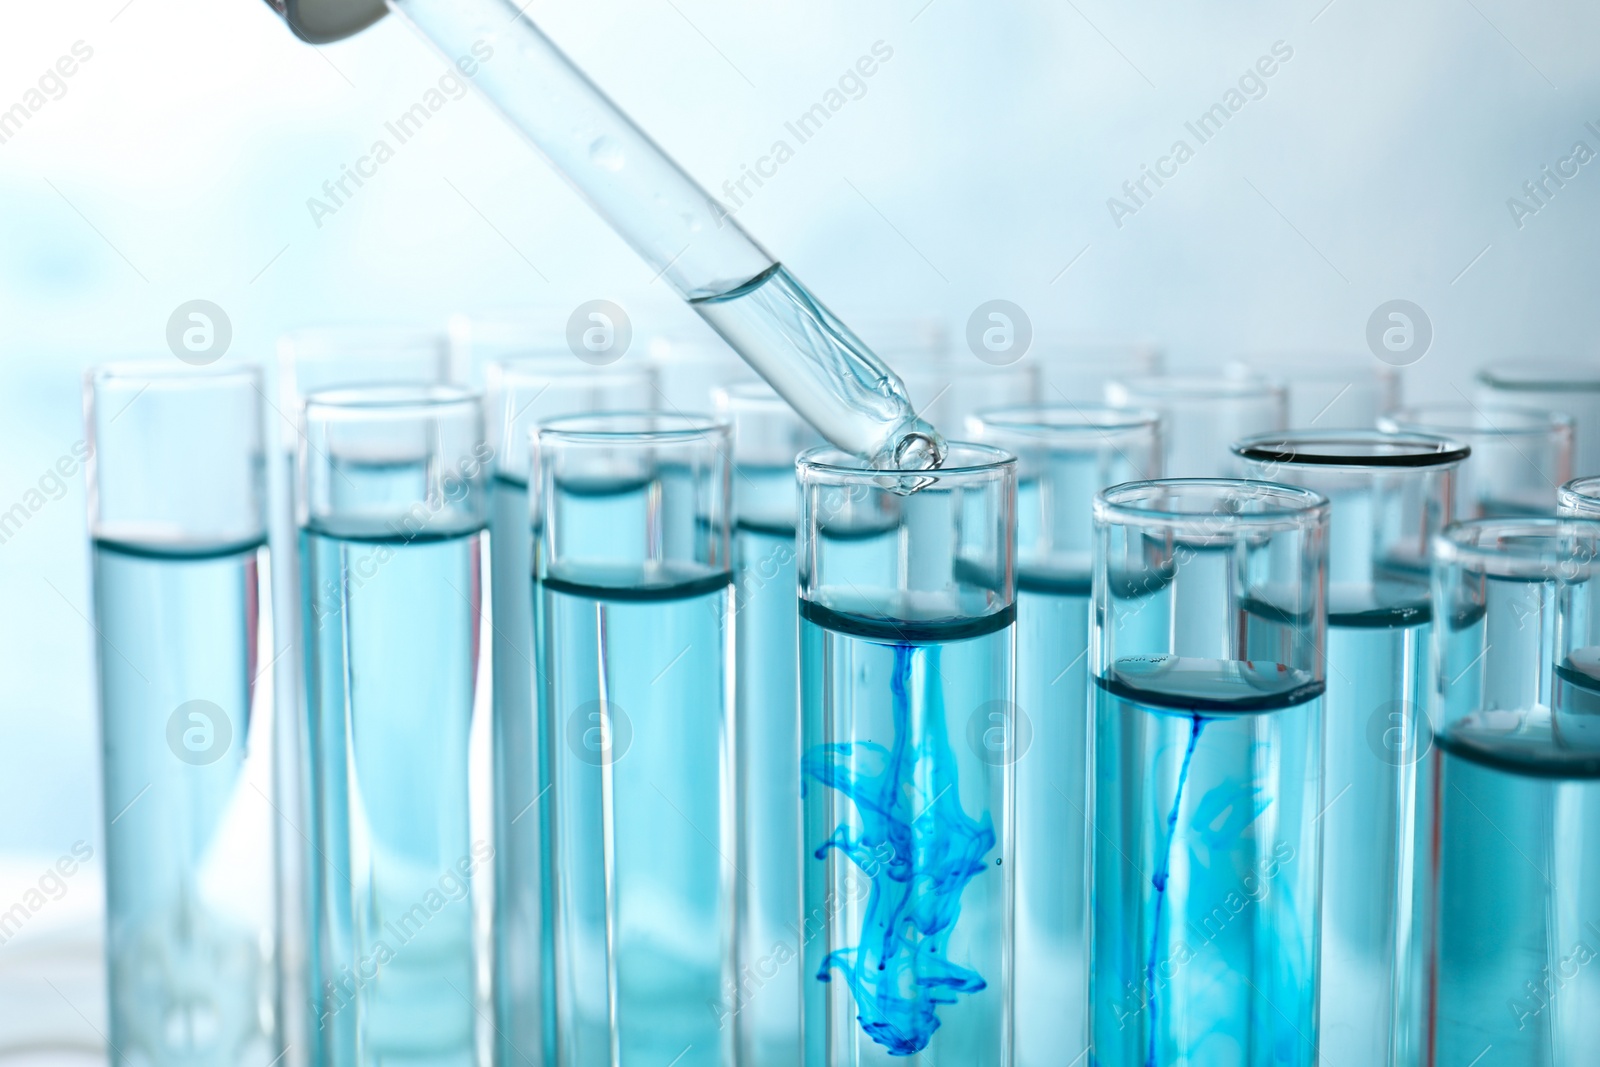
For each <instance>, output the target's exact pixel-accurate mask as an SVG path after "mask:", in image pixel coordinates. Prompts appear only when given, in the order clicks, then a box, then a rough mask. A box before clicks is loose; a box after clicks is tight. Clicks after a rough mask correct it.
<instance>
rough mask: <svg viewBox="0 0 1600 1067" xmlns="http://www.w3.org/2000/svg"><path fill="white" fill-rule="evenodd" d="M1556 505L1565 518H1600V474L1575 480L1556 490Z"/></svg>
mask: <svg viewBox="0 0 1600 1067" xmlns="http://www.w3.org/2000/svg"><path fill="white" fill-rule="evenodd" d="M1556 504H1557V506H1558V507H1559V508H1560V509H1561V512H1562V515H1563V517H1564V518H1591V517H1595V516H1600V474H1589V475H1585V476H1584V477H1582V478H1574V479H1572V480H1571V481H1570V482H1566V483H1564V484H1563V485H1562V486H1561V488H1560V489H1558V490H1556Z"/></svg>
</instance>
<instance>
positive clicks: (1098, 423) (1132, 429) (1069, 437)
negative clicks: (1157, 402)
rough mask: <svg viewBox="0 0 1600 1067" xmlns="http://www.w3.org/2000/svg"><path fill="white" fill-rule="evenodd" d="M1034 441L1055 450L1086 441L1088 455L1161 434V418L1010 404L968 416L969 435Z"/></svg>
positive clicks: (1138, 412)
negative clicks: (1134, 437)
mask: <svg viewBox="0 0 1600 1067" xmlns="http://www.w3.org/2000/svg"><path fill="white" fill-rule="evenodd" d="M987 430H992V431H995V432H998V433H1003V434H1010V435H1014V436H1016V437H1018V438H1028V439H1031V440H1030V443H1034V444H1038V445H1041V446H1044V447H1047V448H1051V449H1053V450H1055V449H1060V448H1063V447H1070V446H1072V445H1075V444H1077V443H1078V442H1080V441H1082V442H1083V443H1084V445H1085V446H1086V450H1088V451H1098V450H1099V449H1100V448H1103V447H1106V445H1107V443H1108V442H1109V441H1110V440H1112V439H1113V438H1115V437H1119V436H1122V435H1125V434H1137V433H1142V432H1145V431H1149V430H1153V431H1154V432H1155V433H1157V434H1159V433H1160V431H1161V415H1160V413H1158V412H1155V411H1151V410H1148V409H1145V408H1119V407H1112V406H1111V405H1108V404H1072V403H1066V404H1008V405H1006V406H1004V407H995V408H984V409H983V410H982V411H976V412H973V413H972V414H971V415H969V416H967V432H968V433H971V434H976V435H978V436H982V435H983V434H984V432H985V431H987Z"/></svg>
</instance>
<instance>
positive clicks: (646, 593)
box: [534, 412, 739, 1067]
mask: <svg viewBox="0 0 1600 1067" xmlns="http://www.w3.org/2000/svg"><path fill="white" fill-rule="evenodd" d="M730 445H731V442H730V440H729V434H728V429H727V427H726V425H724V424H722V423H719V422H716V421H714V420H710V419H706V418H704V417H700V418H695V417H687V416H679V415H671V414H665V413H661V414H654V413H647V412H641V413H615V414H603V415H582V416H572V417H568V418H563V419H553V420H550V421H549V422H546V423H545V424H544V425H543V426H542V427H541V428H540V430H539V433H538V436H537V444H536V452H535V481H536V492H537V493H538V495H539V496H540V498H541V499H542V509H541V514H542V525H541V526H540V529H539V549H538V556H537V559H538V566H539V568H540V570H539V575H538V581H537V582H536V584H535V585H534V592H535V594H536V595H538V596H540V597H541V598H542V600H543V608H542V610H543V612H544V614H543V619H542V625H543V627H544V632H543V639H544V646H545V650H544V657H545V660H544V662H545V678H544V692H545V696H544V708H543V711H544V715H545V719H546V723H545V729H546V736H547V737H548V738H549V739H550V753H551V760H550V765H551V774H552V777H551V798H552V800H553V803H554V810H555V819H554V833H553V842H552V847H553V861H552V865H553V868H554V870H555V872H556V878H555V881H554V885H553V890H554V893H555V927H554V931H555V967H556V1045H557V1052H556V1054H557V1061H558V1062H560V1063H571V1064H594V1063H599V1064H610V1065H612V1067H656V1065H659V1064H666V1063H672V1062H674V1060H676V1062H677V1063H678V1064H679V1065H680V1067H712V1065H717V1067H731V1064H732V1063H733V1062H734V1060H733V1047H734V1045H733V1035H734V1030H733V1027H732V1026H731V1025H730V1020H731V1016H732V1012H731V1011H730V1010H729V1008H728V1002H729V1000H730V999H731V996H732V993H733V990H734V988H735V977H734V974H735V972H734V944H733V930H734V914H735V911H734V901H735V897H734V893H735V890H734V886H735V882H736V880H737V879H739V872H738V870H737V868H736V866H735V861H734V856H735V848H736V846H735V825H734V820H733V815H732V811H733V783H734V750H733V741H734V730H733V708H732V705H733V693H732V669H733V647H732V640H731V623H730V617H731V613H732V608H733V606H732V588H733V587H732V568H731V562H730V558H729V547H730V546H729V534H730V530H729V526H730V510H731V509H730V493H729V489H730V481H729V479H730V453H731V448H730Z"/></svg>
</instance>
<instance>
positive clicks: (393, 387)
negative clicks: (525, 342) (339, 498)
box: [295, 382, 487, 537]
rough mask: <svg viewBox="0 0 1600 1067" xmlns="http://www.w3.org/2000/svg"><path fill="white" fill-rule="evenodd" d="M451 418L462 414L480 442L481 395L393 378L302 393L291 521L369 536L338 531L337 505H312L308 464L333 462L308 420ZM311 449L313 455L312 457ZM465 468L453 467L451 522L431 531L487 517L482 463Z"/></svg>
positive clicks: (476, 525) (467, 527)
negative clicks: (455, 485)
mask: <svg viewBox="0 0 1600 1067" xmlns="http://www.w3.org/2000/svg"><path fill="white" fill-rule="evenodd" d="M452 418H464V419H465V421H466V422H467V423H469V424H470V426H471V429H472V434H471V436H472V437H473V439H474V440H476V441H478V442H480V443H481V442H482V441H483V439H484V421H483V394H482V393H481V392H480V391H479V390H476V389H472V388H469V387H467V386H462V385H436V384H424V383H394V382H383V383H380V384H376V385H371V386H363V385H340V386H335V387H333V388H330V389H321V390H317V391H315V392H313V393H310V394H308V395H307V396H306V398H305V401H304V402H303V404H302V407H301V410H300V434H299V440H298V443H297V453H298V455H297V457H296V463H295V466H296V482H297V487H298V488H297V495H296V509H297V512H298V513H297V514H296V516H295V522H296V524H297V525H298V526H300V527H303V528H306V529H311V530H315V531H317V532H320V533H325V534H328V535H329V536H336V537H342V536H358V537H359V536H367V535H370V534H371V531H370V530H366V529H365V528H364V527H362V528H360V529H356V528H351V529H343V528H342V526H343V517H342V516H340V515H339V513H338V510H337V509H334V510H331V511H324V509H323V505H325V504H326V502H325V501H323V500H321V499H320V496H319V499H318V500H317V501H316V502H315V503H316V504H317V505H318V506H316V507H314V506H313V499H312V495H313V494H312V493H311V492H310V489H309V487H310V483H311V480H312V468H313V466H314V465H315V466H316V467H317V468H319V469H320V468H323V467H326V468H328V469H330V470H334V469H336V468H337V466H338V464H337V462H336V461H335V460H334V458H333V457H332V456H331V455H328V454H326V453H324V452H323V451H322V450H320V449H318V448H317V447H316V445H314V444H313V443H312V424H313V423H315V424H317V425H320V426H326V427H332V426H336V425H353V424H362V423H365V424H367V425H370V426H374V427H377V426H383V425H391V426H392V425H404V424H407V423H415V424H417V425H418V426H422V425H426V424H429V423H432V424H433V426H434V429H435V431H436V430H437V427H438V426H439V425H440V424H441V423H443V422H444V421H445V420H447V419H452ZM437 436H438V435H437V433H436V432H435V433H431V434H430V441H429V447H430V448H432V447H435V446H436V445H437V444H438V443H439V442H438V441H437V440H436V438H437ZM313 453H315V454H316V455H315V457H313ZM480 458H481V457H480ZM466 467H467V464H466V462H465V459H464V460H463V464H462V469H460V470H458V471H457V473H458V475H459V478H458V479H457V480H459V481H460V482H461V483H462V485H463V486H464V490H463V492H462V497H461V499H460V500H459V501H455V502H454V503H455V504H456V505H459V506H456V507H453V508H452V509H451V512H452V515H451V518H452V519H453V520H454V521H450V522H448V523H446V524H444V525H442V526H440V527H439V529H438V530H436V531H435V532H437V533H441V534H443V533H448V534H452V535H453V534H458V533H467V532H472V531H474V530H478V529H481V528H482V527H483V526H484V524H485V522H486V521H487V516H486V515H484V514H481V512H482V511H483V509H484V507H485V499H484V496H485V491H484V487H483V484H482V483H483V481H484V475H485V473H486V469H485V464H483V463H481V462H480V463H476V464H474V465H472V469H470V470H468V469H466ZM445 477H448V475H446V476H445ZM396 514H397V515H398V514H399V513H398V512H397V513H396ZM391 517H394V516H391ZM436 517H437V516H436ZM364 518H371V516H364Z"/></svg>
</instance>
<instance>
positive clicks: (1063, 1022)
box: [1013, 570, 1091, 1067]
mask: <svg viewBox="0 0 1600 1067" xmlns="http://www.w3.org/2000/svg"><path fill="white" fill-rule="evenodd" d="M1088 650H1089V580H1088V575H1087V574H1084V575H1078V576H1071V575H1061V574H1042V573H1031V572H1029V571H1028V570H1022V571H1021V572H1020V573H1019V574H1018V577H1017V706H1018V707H1019V708H1020V709H1021V710H1022V713H1023V715H1024V716H1026V719H1025V721H1026V723H1027V725H1026V726H1025V727H1022V728H1020V729H1018V731H1017V736H1016V737H1015V738H1013V743H1014V744H1016V745H1017V746H1018V748H1019V751H1018V753H1017V757H1016V774H1017V818H1016V824H1017V847H1016V875H1015V876H1016V879H1017V897H1016V953H1017V957H1016V958H1017V962H1016V990H1017V1015H1016V1026H1017V1046H1016V1051H1017V1063H1018V1064H1019V1067H1063V1065H1065V1064H1068V1063H1071V1062H1072V1060H1073V1057H1075V1056H1078V1055H1079V1054H1081V1053H1082V1052H1083V1051H1084V1050H1085V1049H1086V1048H1088V1047H1089V990H1088V980H1089V839H1088V836H1087V834H1086V831H1087V828H1088V814H1087V813H1088V812H1089V810H1090V803H1091V798H1090V795H1089V739H1090V715H1089V662H1088V661H1089V657H1088ZM1024 746H1025V747H1024Z"/></svg>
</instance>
